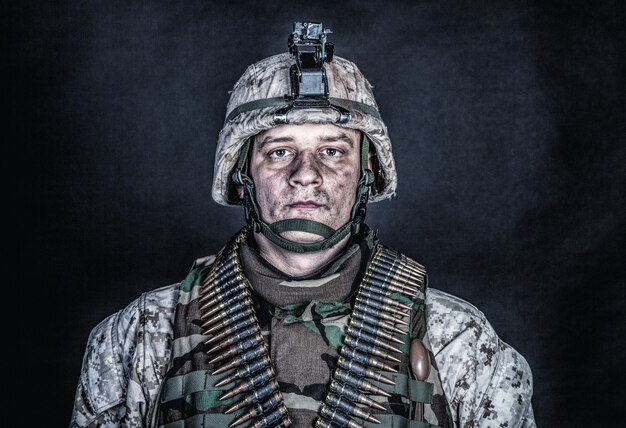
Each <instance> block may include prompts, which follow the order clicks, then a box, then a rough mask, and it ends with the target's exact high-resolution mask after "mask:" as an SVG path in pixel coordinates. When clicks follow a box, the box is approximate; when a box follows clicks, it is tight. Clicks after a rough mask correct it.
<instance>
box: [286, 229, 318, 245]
mask: <svg viewBox="0 0 626 428" xmlns="http://www.w3.org/2000/svg"><path fill="white" fill-rule="evenodd" d="M280 236H282V237H283V238H285V239H289V240H290V241H294V242H298V243H300V244H310V243H312V242H318V241H321V240H322V239H324V238H323V237H322V236H320V235H316V234H315V233H308V232H297V231H289V232H283V233H281V234H280Z"/></svg>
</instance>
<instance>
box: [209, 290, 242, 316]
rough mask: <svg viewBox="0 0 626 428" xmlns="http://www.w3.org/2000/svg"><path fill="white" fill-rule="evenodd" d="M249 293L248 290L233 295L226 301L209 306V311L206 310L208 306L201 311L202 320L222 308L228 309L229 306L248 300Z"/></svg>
mask: <svg viewBox="0 0 626 428" xmlns="http://www.w3.org/2000/svg"><path fill="white" fill-rule="evenodd" d="M249 296H250V292H249V291H248V290H242V291H241V292H240V293H237V294H235V295H234V296H231V297H229V298H228V299H226V300H224V301H222V302H219V303H217V304H214V305H213V306H211V309H208V306H207V307H205V308H203V309H201V312H202V318H208V317H210V316H211V315H213V314H214V313H216V312H218V311H221V310H223V309H224V308H228V307H230V306H231V305H235V304H237V303H239V302H242V301H244V299H246V298H249Z"/></svg>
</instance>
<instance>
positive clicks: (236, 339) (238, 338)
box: [205, 327, 263, 364]
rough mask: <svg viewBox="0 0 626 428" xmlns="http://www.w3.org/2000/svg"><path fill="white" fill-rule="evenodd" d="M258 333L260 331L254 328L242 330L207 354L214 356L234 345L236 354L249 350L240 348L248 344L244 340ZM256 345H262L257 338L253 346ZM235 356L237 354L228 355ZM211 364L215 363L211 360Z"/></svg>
mask: <svg viewBox="0 0 626 428" xmlns="http://www.w3.org/2000/svg"><path fill="white" fill-rule="evenodd" d="M257 333H258V331H257V329H256V328H254V327H248V328H244V329H242V330H239V331H238V332H237V333H235V334H232V335H230V336H229V337H228V338H226V339H224V340H222V341H221V342H220V343H218V344H217V345H215V346H214V347H212V348H211V349H209V350H208V351H206V353H207V354H212V353H214V352H217V351H219V350H220V349H224V348H226V347H227V346H231V345H233V344H235V346H233V348H232V349H234V350H235V353H239V352H241V351H244V350H245V349H248V348H245V349H244V348H241V347H240V346H241V344H242V343H247V342H246V341H244V339H246V338H248V337H250V336H252V335H255V334H257ZM258 336H259V337H260V338H261V333H258ZM261 340H263V339H262V338H261ZM242 341H243V342H242ZM256 343H260V342H259V341H256V338H255V339H254V343H253V344H256ZM205 344H207V343H206V342H205ZM233 355H235V354H228V356H233ZM220 359H222V360H223V358H220ZM217 361H219V360H217ZM209 363H210V364H213V363H214V361H213V360H211V361H209Z"/></svg>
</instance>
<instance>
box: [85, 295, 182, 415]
mask: <svg viewBox="0 0 626 428" xmlns="http://www.w3.org/2000/svg"><path fill="white" fill-rule="evenodd" d="M179 288H180V284H172V285H168V286H165V287H161V288H158V289H156V290H152V291H149V292H146V293H143V294H142V295H141V296H140V297H138V298H137V299H135V300H134V301H132V302H131V303H130V304H128V305H127V306H126V307H124V308H123V309H121V310H120V311H118V312H116V313H114V314H112V315H109V316H108V317H106V318H105V319H104V320H102V321H101V322H100V323H99V324H98V325H96V326H95V327H94V328H93V329H92V330H91V332H90V334H89V339H88V340H87V345H86V348H85V353H84V357H83V365H82V370H81V374H80V385H79V389H80V390H81V395H82V398H83V400H85V401H86V403H85V404H86V405H87V407H89V408H91V410H92V411H93V412H94V413H95V414H98V413H100V412H102V411H104V410H106V409H107V408H110V407H111V406H114V405H116V404H119V403H120V402H122V401H123V400H124V399H125V395H126V389H127V383H128V373H127V372H128V370H130V368H131V366H132V361H133V360H134V354H135V353H136V352H137V350H138V348H139V346H138V345H139V341H140V340H144V338H143V336H144V334H143V333H144V332H148V335H149V336H155V335H156V336H160V337H162V338H165V337H169V336H171V329H172V327H171V325H172V322H173V315H174V309H175V307H176V301H177V299H178V293H179ZM139 333H142V334H139ZM140 337H141V339H140Z"/></svg>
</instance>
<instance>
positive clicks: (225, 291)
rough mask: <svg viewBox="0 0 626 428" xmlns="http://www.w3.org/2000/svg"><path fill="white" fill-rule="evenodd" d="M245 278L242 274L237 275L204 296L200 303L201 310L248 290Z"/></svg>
mask: <svg viewBox="0 0 626 428" xmlns="http://www.w3.org/2000/svg"><path fill="white" fill-rule="evenodd" d="M244 279H245V277H244V276H243V274H242V273H236V274H235V275H234V277H233V278H231V279H229V280H228V281H226V282H221V283H220V284H219V285H217V286H216V287H214V288H213V290H211V291H210V292H209V293H207V294H205V295H204V296H202V297H201V298H200V299H199V300H198V302H199V303H201V304H202V306H201V308H204V307H205V306H211V305H212V304H214V303H215V302H216V301H219V300H224V299H226V298H227V297H228V296H231V295H232V294H234V293H237V292H238V291H241V290H244V289H246V288H247V286H248V284H247V283H246V282H245V281H244Z"/></svg>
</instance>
